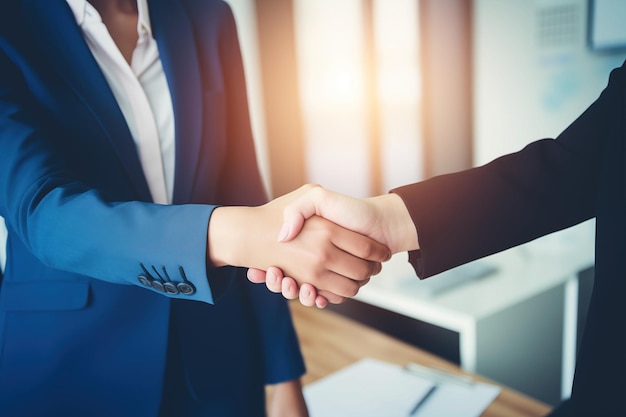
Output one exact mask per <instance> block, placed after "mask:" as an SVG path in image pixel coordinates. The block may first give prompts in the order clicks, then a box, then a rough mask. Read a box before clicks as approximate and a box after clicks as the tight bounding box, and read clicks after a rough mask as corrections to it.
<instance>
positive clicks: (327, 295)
mask: <svg viewBox="0 0 626 417" xmlns="http://www.w3.org/2000/svg"><path fill="white" fill-rule="evenodd" d="M320 297H321V298H323V299H324V300H325V301H326V304H328V303H331V304H341V303H343V302H344V301H346V300H347V298H346V297H342V296H340V295H337V294H334V293H332V292H330V291H324V290H318V291H317V298H320ZM317 298H316V299H315V303H316V305H317ZM324 307H326V306H325V305H324Z"/></svg>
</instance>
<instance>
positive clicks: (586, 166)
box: [393, 63, 626, 416]
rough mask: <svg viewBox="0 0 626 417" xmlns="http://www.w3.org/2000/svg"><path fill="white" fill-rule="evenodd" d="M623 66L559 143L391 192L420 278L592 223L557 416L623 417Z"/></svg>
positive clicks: (544, 143) (625, 298) (625, 396)
mask: <svg viewBox="0 0 626 417" xmlns="http://www.w3.org/2000/svg"><path fill="white" fill-rule="evenodd" d="M625 65H626V63H625V64H623V65H622V67H620V68H618V69H615V70H614V71H613V72H612V73H611V76H610V79H609V84H608V86H607V87H606V89H605V90H604V91H603V92H602V94H601V95H600V97H599V98H598V99H597V100H596V101H595V102H594V103H593V104H592V105H591V106H590V107H589V108H588V109H587V110H586V111H585V112H584V113H583V114H582V115H581V116H579V117H578V119H576V120H575V121H574V122H573V123H572V124H571V125H570V126H569V127H568V128H567V129H566V130H565V131H563V132H562V133H561V134H560V135H559V136H558V137H557V138H556V140H553V139H544V140H539V141H536V142H534V143H531V144H530V145H528V146H527V147H525V148H524V149H523V150H521V151H520V152H517V153H514V154H510V155H506V156H503V157H501V158H498V159H496V160H494V161H493V162H491V163H489V164H487V165H485V166H482V167H477V168H473V169H471V170H468V171H464V172H460V173H454V174H449V175H443V176H439V177H435V178H432V179H429V180H427V181H424V182H422V183H418V184H412V185H408V186H405V187H400V188H398V189H395V190H393V191H394V192H396V193H398V194H399V195H400V196H401V197H402V198H403V200H404V202H405V204H406V205H407V207H408V208H409V210H410V212H411V216H412V218H413V220H414V222H415V225H416V227H417V230H418V234H419V242H420V247H421V249H420V250H419V251H415V252H412V253H410V260H411V262H412V264H413V265H414V267H415V269H416V272H417V273H418V275H419V276H421V277H428V276H431V275H434V274H437V273H439V272H441V271H444V270H446V269H449V268H452V267H455V266H458V265H460V264H463V263H466V262H469V261H472V260H475V259H478V258H481V257H484V256H487V255H490V254H493V253H495V252H498V251H501V250H504V249H507V248H510V247H513V246H516V245H519V244H522V243H525V242H528V241H530V240H533V239H535V238H537V237H540V236H543V235H546V234H548V233H551V232H554V231H557V230H561V229H564V228H567V227H570V226H573V225H575V224H577V223H580V222H582V221H585V220H588V219H591V218H594V217H595V218H596V265H595V284H594V289H593V295H592V298H591V305H590V307H589V312H588V318H587V324H586V328H585V331H584V335H583V338H582V344H581V348H580V351H579V354H578V358H577V364H576V373H575V378H574V387H573V392H572V396H571V399H570V401H568V402H566V403H564V404H562V405H561V407H559V408H558V410H556V411H555V413H558V415H567V416H626V276H625V275H626V267H625V265H624V258H625V254H626V199H625V197H626V195H625V194H626V183H625V178H626V172H625V171H624V156H625V155H624V153H625V151H626V150H625V148H624V143H625V141H626V66H625Z"/></svg>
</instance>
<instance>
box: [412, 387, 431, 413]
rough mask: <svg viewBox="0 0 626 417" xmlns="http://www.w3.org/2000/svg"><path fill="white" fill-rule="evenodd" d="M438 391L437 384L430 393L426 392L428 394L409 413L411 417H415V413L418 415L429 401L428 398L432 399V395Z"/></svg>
mask: <svg viewBox="0 0 626 417" xmlns="http://www.w3.org/2000/svg"><path fill="white" fill-rule="evenodd" d="M436 389H437V384H435V385H433V386H432V387H430V389H429V390H428V392H426V394H425V395H424V396H423V397H422V398H420V399H419V401H418V402H417V404H415V405H414V406H413V408H412V409H411V412H410V413H409V416H413V415H415V413H417V410H419V408H420V407H421V406H422V405H423V404H424V403H425V402H426V400H427V399H428V397H430V396H431V395H433V393H434V392H435V390H436Z"/></svg>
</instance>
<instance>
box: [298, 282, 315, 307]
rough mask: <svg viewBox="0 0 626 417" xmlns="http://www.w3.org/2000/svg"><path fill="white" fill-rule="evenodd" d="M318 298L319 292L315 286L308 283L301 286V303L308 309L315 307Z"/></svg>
mask: <svg viewBox="0 0 626 417" xmlns="http://www.w3.org/2000/svg"><path fill="white" fill-rule="evenodd" d="M316 297H317V290H316V289H315V287H314V286H312V285H311V284H308V283H304V284H302V285H301V286H300V303H301V304H302V305H305V306H307V307H312V306H314V305H315V299H316Z"/></svg>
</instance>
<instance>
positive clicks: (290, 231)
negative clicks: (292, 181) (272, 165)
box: [278, 184, 323, 242]
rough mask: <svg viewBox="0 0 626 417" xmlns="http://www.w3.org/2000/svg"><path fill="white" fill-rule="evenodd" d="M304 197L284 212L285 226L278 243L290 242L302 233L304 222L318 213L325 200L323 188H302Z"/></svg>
mask: <svg viewBox="0 0 626 417" xmlns="http://www.w3.org/2000/svg"><path fill="white" fill-rule="evenodd" d="M300 190H302V195H301V196H300V197H298V198H297V199H296V200H294V201H293V202H291V203H290V204H289V205H288V206H287V207H285V209H284V210H283V220H284V221H283V225H282V227H281V229H280V233H279V237H278V241H279V242H288V241H290V240H292V239H293V238H294V237H296V236H297V235H298V233H300V231H301V230H302V227H303V226H304V221H305V220H306V219H308V218H310V217H312V216H313V215H315V214H316V213H317V212H318V204H319V203H320V201H321V200H322V199H323V195H322V194H323V188H322V187H321V186H319V185H311V184H307V185H304V186H302V187H300Z"/></svg>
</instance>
